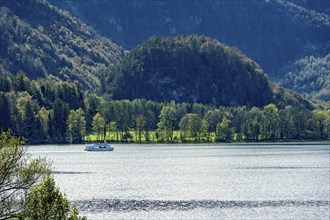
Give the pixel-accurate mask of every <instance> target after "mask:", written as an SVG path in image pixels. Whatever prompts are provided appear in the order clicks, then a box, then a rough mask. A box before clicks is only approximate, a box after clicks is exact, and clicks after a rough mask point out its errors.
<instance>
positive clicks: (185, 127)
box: [179, 113, 202, 141]
mask: <svg viewBox="0 0 330 220" xmlns="http://www.w3.org/2000/svg"><path fill="white" fill-rule="evenodd" d="M179 127H180V132H181V140H182V141H185V140H186V139H187V138H189V139H190V138H192V139H194V140H195V141H197V140H199V139H200V132H201V128H202V120H201V119H200V118H199V117H198V115H197V114H193V113H189V114H186V115H185V116H184V117H183V118H182V119H181V121H180V123H179Z"/></svg>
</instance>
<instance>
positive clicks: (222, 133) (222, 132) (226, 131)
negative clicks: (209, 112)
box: [216, 118, 233, 141]
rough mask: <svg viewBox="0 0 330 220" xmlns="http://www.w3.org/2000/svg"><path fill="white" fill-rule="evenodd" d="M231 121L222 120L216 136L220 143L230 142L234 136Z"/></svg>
mask: <svg viewBox="0 0 330 220" xmlns="http://www.w3.org/2000/svg"><path fill="white" fill-rule="evenodd" d="M230 123H231V121H230V120H229V119H227V118H224V119H222V121H221V122H219V123H218V125H217V131H216V136H217V140H219V141H229V140H231V136H232V134H233V131H232V128H231V127H230Z"/></svg>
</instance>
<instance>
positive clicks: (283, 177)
mask: <svg viewBox="0 0 330 220" xmlns="http://www.w3.org/2000/svg"><path fill="white" fill-rule="evenodd" d="M83 148H84V146H83V145H66V146H64V145H62V146H50V145H48V146H33V147H29V148H28V150H29V152H30V153H31V154H32V155H34V156H47V157H48V158H49V159H51V160H52V161H53V167H54V170H55V180H56V182H57V184H58V185H59V186H60V188H61V190H62V191H65V193H66V194H67V195H68V197H69V198H70V199H72V202H73V203H76V204H77V205H78V206H79V208H80V210H81V212H82V213H83V214H85V215H87V216H88V217H89V218H90V219H132V218H153V219H155V218H156V219H159V218H162V219H178V218H179V219H192V218H193V219H196V218H198V219H219V218H229V219H237V218H245V219H265V218H267V219H270V218H272V219H273V218H276V219H281V218H282V219H288V218H291V219H292V218H293V219H329V217H330V216H329V215H330V214H329V211H330V208H329V206H330V205H329V200H330V147H329V145H326V144H318V145H314V144H309V145H306V144H304V145H299V144H288V145H285V144H275V145H272V144H269V145H264V144H262V145H261V144H256V145H252V144H226V145H217V144H196V145H191V144H189V145H142V144H141V145H133V144H131V145H124V144H123V145H115V150H114V151H113V152H85V151H83Z"/></svg>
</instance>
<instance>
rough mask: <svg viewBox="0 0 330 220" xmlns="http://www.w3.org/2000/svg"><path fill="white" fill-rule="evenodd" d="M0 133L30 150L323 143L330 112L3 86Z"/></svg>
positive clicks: (4, 82)
mask: <svg viewBox="0 0 330 220" xmlns="http://www.w3.org/2000/svg"><path fill="white" fill-rule="evenodd" d="M0 85H1V87H0V88H1V90H0V112H1V114H0V130H4V131H6V130H11V131H12V132H13V133H14V134H16V135H19V136H22V137H25V138H26V140H27V142H28V143H29V144H40V143H81V142H83V141H86V140H89V139H91V138H94V139H99V140H103V139H108V140H109V139H110V140H111V141H134V142H214V141H268V140H270V141H277V140H280V141H285V140H327V139H329V138H330V108H329V107H325V106H326V105H324V106H323V108H317V109H315V110H308V109H303V108H296V107H294V106H286V107H285V108H283V109H278V108H277V106H276V105H274V104H269V105H266V106H265V107H263V108H257V107H252V108H248V107H244V106H243V107H224V106H220V107H216V106H211V105H203V104H198V103H194V104H192V103H175V102H174V101H172V102H170V103H159V102H154V101H147V100H143V99H135V100H133V101H129V100H114V101H106V100H105V99H103V98H101V97H98V96H97V95H94V94H89V95H84V94H83V92H82V91H81V90H80V89H79V88H78V87H77V86H76V85H75V84H73V83H67V82H50V81H49V80H42V79H39V80H30V79H28V78H27V77H26V76H25V75H24V74H18V75H17V76H16V77H11V78H9V77H1V78H0Z"/></svg>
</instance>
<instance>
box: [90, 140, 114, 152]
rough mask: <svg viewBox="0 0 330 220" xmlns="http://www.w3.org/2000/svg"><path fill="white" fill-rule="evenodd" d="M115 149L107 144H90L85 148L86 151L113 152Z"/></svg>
mask: <svg viewBox="0 0 330 220" xmlns="http://www.w3.org/2000/svg"><path fill="white" fill-rule="evenodd" d="M113 149H114V148H113V147H111V145H110V144H108V143H107V142H104V143H95V144H90V145H87V146H86V147H85V149H84V150H85V151H113Z"/></svg>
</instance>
